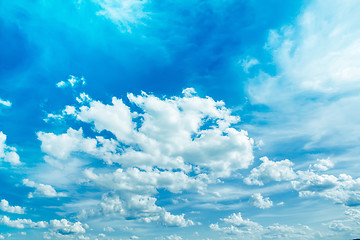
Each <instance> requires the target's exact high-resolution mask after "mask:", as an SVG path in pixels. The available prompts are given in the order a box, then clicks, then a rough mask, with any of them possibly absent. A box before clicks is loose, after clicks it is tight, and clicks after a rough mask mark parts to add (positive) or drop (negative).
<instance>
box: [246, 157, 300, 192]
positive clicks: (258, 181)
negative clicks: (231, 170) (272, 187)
mask: <svg viewBox="0 0 360 240" xmlns="http://www.w3.org/2000/svg"><path fill="white" fill-rule="evenodd" d="M260 160H261V161H262V162H263V163H262V164H261V165H260V166H258V167H256V168H254V169H252V170H251V173H250V175H249V176H248V177H246V178H245V179H244V182H245V183H246V184H248V185H259V186H262V185H264V183H266V182H270V181H277V182H280V181H289V180H292V179H295V178H296V174H295V172H294V170H293V169H292V166H293V165H294V164H293V163H292V162H291V161H289V160H288V159H285V160H282V161H278V162H273V161H271V160H269V159H268V158H267V157H262V158H260Z"/></svg>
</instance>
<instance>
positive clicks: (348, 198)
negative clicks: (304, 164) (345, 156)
mask: <svg viewBox="0 0 360 240" xmlns="http://www.w3.org/2000/svg"><path fill="white" fill-rule="evenodd" d="M297 174H298V177H299V178H298V179H296V180H294V181H292V182H291V183H292V185H293V187H294V189H295V190H297V191H299V195H300V196H301V197H311V196H320V197H324V198H327V199H331V200H333V201H334V202H336V203H341V204H344V205H346V206H358V205H360V191H359V187H360V178H357V179H353V178H352V177H351V176H349V175H347V174H340V175H339V177H335V176H334V175H327V174H322V175H319V174H317V173H314V172H312V171H298V172H297Z"/></svg>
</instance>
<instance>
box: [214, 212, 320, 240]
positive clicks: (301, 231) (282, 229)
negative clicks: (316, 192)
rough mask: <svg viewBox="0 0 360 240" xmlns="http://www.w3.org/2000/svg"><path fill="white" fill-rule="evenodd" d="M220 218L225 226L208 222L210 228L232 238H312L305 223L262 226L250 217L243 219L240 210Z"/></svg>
mask: <svg viewBox="0 0 360 240" xmlns="http://www.w3.org/2000/svg"><path fill="white" fill-rule="evenodd" d="M220 220H221V221H223V222H225V226H222V227H221V226H219V223H215V224H210V229H212V230H214V231H217V232H220V233H225V234H227V235H230V236H231V235H233V236H235V238H234V239H264V238H271V239H294V238H295V239H313V236H312V235H313V234H312V233H311V229H310V228H309V227H308V226H306V225H299V226H297V227H295V226H288V225H281V224H278V223H275V224H273V225H269V226H267V227H264V226H262V225H260V224H258V223H256V222H253V221H251V220H250V219H243V218H242V216H241V213H240V212H239V213H233V214H231V215H230V216H228V217H227V218H223V219H222V218H221V219H220ZM230 239H232V238H230Z"/></svg>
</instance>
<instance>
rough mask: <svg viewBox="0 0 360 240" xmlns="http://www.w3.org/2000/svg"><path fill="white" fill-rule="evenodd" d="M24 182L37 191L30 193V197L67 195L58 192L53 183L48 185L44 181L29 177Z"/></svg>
mask: <svg viewBox="0 0 360 240" xmlns="http://www.w3.org/2000/svg"><path fill="white" fill-rule="evenodd" d="M23 184H24V185H25V186H27V187H31V188H35V191H34V192H32V193H29V196H28V197H29V198H33V197H34V196H37V197H50V198H51V197H66V196H67V195H66V194H65V193H62V192H60V193H58V192H56V190H55V189H54V188H53V187H52V186H51V185H46V184H42V183H35V182H33V181H30V180H29V179H24V180H23Z"/></svg>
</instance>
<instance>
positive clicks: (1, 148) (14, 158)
mask: <svg viewBox="0 0 360 240" xmlns="http://www.w3.org/2000/svg"><path fill="white" fill-rule="evenodd" d="M5 142H6V135H5V134H4V133H3V132H1V131H0V160H3V161H5V162H9V163H10V164H11V165H20V164H21V162H20V157H19V155H18V154H17V153H16V148H14V147H10V146H8V145H6V143H5Z"/></svg>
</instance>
